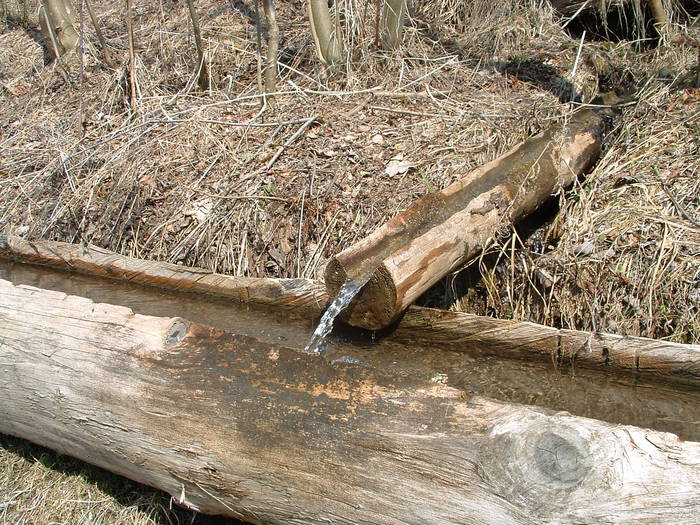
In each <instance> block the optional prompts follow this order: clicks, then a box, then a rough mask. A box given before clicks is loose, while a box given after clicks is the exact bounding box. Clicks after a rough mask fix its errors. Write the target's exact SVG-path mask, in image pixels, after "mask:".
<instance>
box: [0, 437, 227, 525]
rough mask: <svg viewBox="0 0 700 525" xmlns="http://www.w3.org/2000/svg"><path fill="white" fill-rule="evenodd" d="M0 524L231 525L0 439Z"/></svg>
mask: <svg viewBox="0 0 700 525" xmlns="http://www.w3.org/2000/svg"><path fill="white" fill-rule="evenodd" d="M0 523H2V524H8V525H9V524H12V525H58V524H65V525H115V524H117V525H215V524H216V525H236V524H237V523H239V522H238V521H236V520H233V519H231V520H229V519H223V518H215V517H208V516H203V515H201V514H196V513H194V512H188V511H185V510H183V509H181V508H178V507H177V506H175V505H173V504H172V503H171V500H170V497H169V496H168V495H167V494H164V493H163V492H159V491H157V490H154V489H151V488H148V487H144V486H143V485H139V484H137V483H134V482H132V481H129V480H127V479H125V478H120V477H118V476H115V475H113V474H110V473H109V472H106V471H104V470H101V469H99V468H97V467H93V466H91V465H88V464H86V463H83V462H81V461H78V460H74V459H72V458H68V457H66V456H61V455H60V454H56V453H55V452H52V451H50V450H47V449H44V448H42V447H39V446H37V445H32V444H30V443H28V442H26V441H22V440H19V439H15V438H10V437H7V436H3V435H1V434H0Z"/></svg>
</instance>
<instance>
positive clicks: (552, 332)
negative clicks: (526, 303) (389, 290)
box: [392, 306, 700, 385]
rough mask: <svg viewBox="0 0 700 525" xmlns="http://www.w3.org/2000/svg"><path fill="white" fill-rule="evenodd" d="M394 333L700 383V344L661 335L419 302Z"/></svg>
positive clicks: (497, 352) (512, 355) (449, 346)
mask: <svg viewBox="0 0 700 525" xmlns="http://www.w3.org/2000/svg"><path fill="white" fill-rule="evenodd" d="M392 338H394V339H395V340H396V341H397V342H401V341H402V340H410V341H416V342H420V343H423V344H426V343H429V344H438V345H440V346H441V347H443V348H445V349H452V350H459V349H460V348H464V349H468V351H471V352H474V351H481V352H484V353H488V354H495V355H499V356H502V357H510V358H520V359H529V360H532V359H538V358H539V360H545V361H552V362H554V363H559V364H563V365H570V366H581V367H584V368H597V369H601V370H607V371H610V372H614V373H630V372H631V373H634V374H640V375H647V376H655V377H657V378H661V379H664V380H666V381H670V382H676V383H682V384H690V385H700V346H698V345H685V344H679V343H672V342H669V341H663V340H660V339H649V338H646V337H629V336H622V335H615V334H606V333H593V332H583V331H580V330H566V329H562V328H554V327H551V326H544V325H540V324H536V323H529V322H526V321H510V320H507V319H494V318H492V317H482V316H478V315H473V314H468V313H462V312H448V311H445V310H437V309H432V308H420V307H416V306H414V307H411V308H409V309H408V310H407V311H406V315H405V316H404V317H403V318H402V319H401V322H400V323H399V324H398V325H397V327H396V329H395V330H394V332H393V333H392Z"/></svg>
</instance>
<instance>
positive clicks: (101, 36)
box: [85, 0, 114, 68]
mask: <svg viewBox="0 0 700 525" xmlns="http://www.w3.org/2000/svg"><path fill="white" fill-rule="evenodd" d="M85 7H87V12H88V14H89V15H90V20H91V21H92V26H93V27H94V28H95V34H97V40H99V42H100V47H101V48H102V56H103V57H104V61H105V64H107V66H108V67H111V68H113V67H114V60H112V53H110V51H109V47H107V40H106V39H105V35H104V33H103V32H102V28H101V27H100V24H99V22H98V21H97V17H96V16H95V11H93V9H92V5H91V4H90V0H85Z"/></svg>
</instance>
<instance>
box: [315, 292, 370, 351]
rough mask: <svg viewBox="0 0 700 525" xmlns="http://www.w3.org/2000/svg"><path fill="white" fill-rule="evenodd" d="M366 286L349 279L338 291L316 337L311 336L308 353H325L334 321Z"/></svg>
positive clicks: (319, 324)
mask: <svg viewBox="0 0 700 525" xmlns="http://www.w3.org/2000/svg"><path fill="white" fill-rule="evenodd" d="M364 285H365V283H364V282H362V281H356V280H354V279H347V280H346V281H345V282H344V283H343V286H341V287H340V290H339V291H338V295H336V297H335V299H334V300H333V302H332V303H331V305H330V306H329V307H328V308H327V309H326V311H325V312H324V313H323V316H322V317H321V321H320V322H319V323H318V326H317V327H316V331H315V332H314V335H312V336H311V340H310V341H309V344H307V345H306V351H307V352H312V353H314V354H317V355H318V354H321V353H322V352H323V345H324V339H325V338H326V336H327V335H328V334H330V333H331V330H332V329H333V321H335V318H336V317H338V315H340V312H342V311H343V310H345V309H346V308H347V307H348V305H349V304H350V302H351V301H352V300H353V299H354V298H355V296H356V295H357V293H358V292H359V291H360V290H361V289H362V287H363V286H364Z"/></svg>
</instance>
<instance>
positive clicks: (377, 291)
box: [324, 258, 400, 330]
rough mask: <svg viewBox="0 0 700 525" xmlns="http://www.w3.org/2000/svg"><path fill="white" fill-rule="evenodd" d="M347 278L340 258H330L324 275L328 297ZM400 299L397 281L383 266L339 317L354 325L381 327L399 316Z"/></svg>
mask: <svg viewBox="0 0 700 525" xmlns="http://www.w3.org/2000/svg"><path fill="white" fill-rule="evenodd" d="M347 279H348V273H347V271H346V269H345V268H344V267H343V265H342V263H341V262H340V261H339V260H338V259H337V258H333V259H331V261H330V262H329V263H328V266H327V267H326V272H325V276H324V280H325V283H326V289H327V290H328V294H329V296H330V297H335V296H336V295H337V294H338V292H339V291H340V288H341V287H342V286H343V284H344V283H345V281H346V280H347ZM397 302H398V298H397V293H396V286H395V285H394V281H393V279H392V278H391V275H390V274H389V271H388V270H387V269H386V268H385V267H384V265H381V266H379V268H378V269H377V270H376V271H375V272H374V273H373V274H372V277H370V279H369V281H367V284H365V285H364V286H363V287H362V289H361V290H360V292H359V293H358V294H357V296H356V297H355V298H354V299H353V300H352V302H351V303H350V305H349V306H348V307H347V308H346V309H345V310H343V312H342V313H341V314H340V318H341V319H343V321H346V322H347V323H350V324H351V325H354V326H361V327H363V328H366V329H368V330H379V329H381V328H384V327H385V326H388V325H389V324H391V323H392V322H393V321H395V320H396V319H397V318H398V313H400V312H397Z"/></svg>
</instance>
